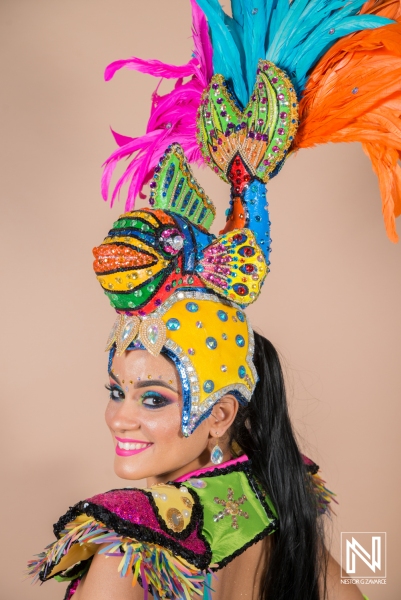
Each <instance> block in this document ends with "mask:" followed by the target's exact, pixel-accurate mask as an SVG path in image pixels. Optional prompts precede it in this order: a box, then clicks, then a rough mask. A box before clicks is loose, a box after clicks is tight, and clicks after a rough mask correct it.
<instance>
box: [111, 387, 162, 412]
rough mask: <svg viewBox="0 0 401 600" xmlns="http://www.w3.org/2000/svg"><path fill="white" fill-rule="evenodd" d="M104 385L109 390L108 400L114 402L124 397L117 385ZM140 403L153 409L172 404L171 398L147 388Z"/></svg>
mask: <svg viewBox="0 0 401 600" xmlns="http://www.w3.org/2000/svg"><path fill="white" fill-rule="evenodd" d="M105 387H106V390H108V391H109V396H110V400H114V402H121V401H122V400H124V399H125V394H124V392H123V390H122V389H121V388H120V387H119V386H117V385H106V386H105ZM140 403H141V405H142V406H145V407H146V408H149V409H151V410H153V409H155V408H163V407H164V406H168V405H169V404H173V400H170V399H169V398H166V397H165V396H163V395H162V394H159V392H155V391H154V390H149V391H147V392H145V393H144V394H142V395H141V397H140Z"/></svg>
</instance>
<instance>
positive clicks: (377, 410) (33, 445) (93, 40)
mask: <svg viewBox="0 0 401 600" xmlns="http://www.w3.org/2000/svg"><path fill="white" fill-rule="evenodd" d="M0 13H1V14H0V16H1V25H0V27H1V32H0V44H1V67H0V68H1V119H2V124H1V135H2V142H1V153H2V158H1V163H0V164H1V169H2V174H1V199H2V219H1V227H2V232H1V238H0V239H1V244H2V252H1V257H2V263H3V264H2V270H1V284H2V302H3V306H2V310H1V317H2V320H3V323H2V327H1V331H2V345H1V352H2V356H1V364H2V367H3V371H2V386H1V387H2V408H1V429H2V432H1V443H2V458H3V468H2V493H1V501H2V513H1V514H2V525H1V547H2V558H1V568H2V569H3V573H2V575H1V576H0V581H1V586H0V587H1V591H0V597H1V600H40V599H41V600H57V598H60V599H61V598H62V597H63V594H64V588H65V585H60V584H58V583H56V582H53V581H51V582H49V583H47V584H46V585H44V586H43V587H41V586H31V585H30V583H29V582H27V581H23V577H24V569H25V565H26V562H27V560H28V559H29V558H31V556H32V555H33V554H35V553H37V552H39V551H41V550H42V549H43V548H44V546H45V545H46V544H47V543H49V542H50V541H52V540H53V535H52V524H53V523H54V522H55V521H56V520H57V518H58V517H59V516H60V515H61V514H63V513H64V512H65V511H66V510H67V508H68V507H69V506H71V505H72V504H74V503H75V502H77V501H78V500H80V499H83V498H86V497H88V496H90V495H93V494H94V493H98V492H101V491H106V490H107V489H111V488H113V487H124V486H125V485H127V484H128V482H125V481H122V480H119V479H117V477H116V476H115V475H114V473H113V454H114V453H113V448H112V443H111V439H110V434H109V433H108V431H107V430H106V427H105V425H104V421H103V413H104V408H105V406H106V403H107V392H106V390H105V389H104V384H105V383H106V379H107V377H106V375H107V371H106V354H105V353H104V351H103V349H104V345H105V341H106V339H107V335H108V333H109V330H110V327H111V325H112V323H113V320H114V314H113V311H112V309H111V308H110V306H109V305H108V301H107V299H106V298H105V297H104V296H103V294H102V293H101V290H100V286H99V284H98V283H97V281H96V279H95V276H94V274H93V272H92V255H91V250H92V247H93V246H95V245H98V244H99V243H100V242H101V241H102V239H103V237H104V236H105V234H106V233H107V231H108V229H109V227H110V226H111V224H112V222H113V219H114V218H115V217H116V216H117V215H119V214H120V213H122V212H124V204H123V202H122V201H121V202H120V203H118V204H116V206H114V208H113V209H112V210H110V208H109V206H108V205H107V204H105V203H104V202H103V201H102V200H101V197H100V192H99V180H100V175H101V169H100V166H101V163H102V161H103V160H104V159H105V158H106V157H107V156H108V155H109V154H110V153H111V152H112V150H113V149H114V147H115V144H114V140H113V138H112V136H111V134H110V131H109V125H110V126H112V127H113V129H115V130H116V131H118V132H121V133H123V134H126V135H132V136H135V135H140V134H142V133H143V132H144V131H145V127H146V122H147V118H148V114H149V107H150V95H151V93H152V91H153V90H154V88H155V86H156V84H157V81H155V80H153V79H151V78H149V77H147V76H145V75H141V74H139V73H135V72H132V71H128V70H124V71H121V72H119V73H117V74H116V76H115V78H114V80H112V81H111V82H109V83H105V82H104V81H103V70H104V67H105V66H106V65H107V64H108V63H109V62H112V61H113V60H116V59H119V58H128V57H129V56H133V55H136V56H141V57H143V58H159V59H162V60H164V61H166V62H171V63H175V64H183V63H185V62H187V60H188V59H189V57H190V53H191V48H192V44H191V39H190V7H189V2H188V1H187V0H169V2H165V1H164V0H146V2H143V1H139V0H114V1H113V2H106V1H105V0H69V1H68V2H65V1H62V0H35V1H34V2H32V0H1V4H0ZM163 85H164V86H166V87H164V88H163V89H166V90H167V89H169V88H168V85H169V84H168V83H164V84H163ZM197 174H198V176H199V179H200V182H201V184H202V185H203V186H204V187H205V189H206V191H207V193H208V194H209V196H210V197H211V198H212V199H213V200H214V202H215V204H216V206H217V210H218V219H217V223H216V225H215V227H214V231H215V232H217V231H218V229H219V227H220V226H221V225H222V223H223V219H224V217H223V215H224V210H225V208H226V207H227V203H228V197H229V189H228V186H226V184H224V183H223V182H221V181H220V180H218V178H217V177H216V176H215V175H214V174H213V173H212V172H211V171H210V172H209V170H197ZM268 198H269V202H270V209H271V221H272V238H273V245H272V248H273V251H272V268H271V273H270V274H269V275H268V278H267V281H266V283H265V286H264V288H263V292H262V295H261V297H260V299H259V300H258V302H257V303H256V305H255V306H252V307H251V308H250V309H249V311H248V312H249V314H250V317H251V320H252V323H253V326H254V328H255V329H256V330H257V331H259V332H261V333H263V334H264V335H266V336H267V337H268V338H269V339H270V340H271V341H272V342H273V344H274V345H275V346H276V347H277V348H278V350H279V351H280V353H281V355H282V356H283V364H284V368H285V372H286V377H287V384H288V392H289V399H290V410H291V415H292V419H293V422H294V426H295V428H296V430H297V433H298V436H299V440H300V444H301V447H302V449H303V451H304V452H305V453H306V454H307V455H308V456H310V457H311V458H312V459H313V460H314V461H315V462H317V463H318V464H319V465H320V466H321V469H322V475H323V477H324V479H325V480H326V481H327V485H328V487H329V488H330V489H332V490H333V491H335V493H336V494H337V499H338V501H339V505H338V506H337V505H336V506H335V512H336V516H334V517H333V519H332V524H331V526H330V527H329V530H330V540H331V552H332V553H333V555H334V556H335V557H336V558H337V559H339V556H340V541H339V540H340V532H341V531H355V532H360V531H370V532H376V531H377V532H387V583H386V584H385V585H381V586H375V585H370V586H369V585H366V586H362V589H363V591H364V593H366V594H368V595H369V598H370V600H374V599H380V600H395V599H396V598H399V595H398V592H397V590H400V588H401V572H400V569H399V567H398V562H399V539H400V535H401V531H400V511H399V495H400V491H401V490H400V480H399V477H400V476H399V473H400V468H399V456H400V447H399V445H400V436H399V422H400V417H401V412H400V397H401V375H400V372H401V369H400V350H401V319H400V309H399V306H400V301H401V278H400V268H401V247H400V246H399V245H398V246H397V245H394V244H392V243H391V242H390V241H389V240H388V239H387V237H386V234H385V231H384V226H383V222H382V215H381V203H380V195H379V190H378V184H377V181H376V178H375V176H374V174H373V172H372V170H371V166H370V163H369V161H368V159H367V158H366V157H365V155H364V153H363V151H362V149H361V147H360V146H359V145H357V144H353V145H330V146H327V147H322V148H316V149H313V150H308V151H301V152H300V153H299V154H298V155H297V156H292V157H290V158H289V160H288V162H287V164H286V165H285V167H284V169H283V171H282V172H281V174H280V176H279V177H277V178H276V179H274V180H273V181H272V182H271V183H270V184H269V186H268ZM143 204H144V203H143V202H142V203H141V202H140V203H138V206H142V205H143ZM399 229H400V230H401V222H400V223H399ZM141 484H142V483H141ZM330 540H329V541H330ZM378 588H379V589H378Z"/></svg>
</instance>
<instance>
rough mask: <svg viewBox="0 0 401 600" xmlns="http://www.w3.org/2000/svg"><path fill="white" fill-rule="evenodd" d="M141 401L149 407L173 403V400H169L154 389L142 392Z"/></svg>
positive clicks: (160, 406) (159, 406)
mask: <svg viewBox="0 0 401 600" xmlns="http://www.w3.org/2000/svg"><path fill="white" fill-rule="evenodd" d="M141 401H142V404H143V405H144V406H146V407H147V408H162V407H163V406H168V405H169V404H173V401H172V400H169V398H166V397H165V396H163V395H162V394H159V392H155V391H154V390H149V391H148V392H145V393H144V394H142V396H141Z"/></svg>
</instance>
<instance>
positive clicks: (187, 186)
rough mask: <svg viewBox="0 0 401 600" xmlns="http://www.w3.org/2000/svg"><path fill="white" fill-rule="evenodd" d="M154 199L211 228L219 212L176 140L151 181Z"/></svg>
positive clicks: (169, 209)
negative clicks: (195, 176) (197, 180)
mask: <svg viewBox="0 0 401 600" xmlns="http://www.w3.org/2000/svg"><path fill="white" fill-rule="evenodd" d="M150 188H151V190H152V191H151V193H150V203H151V204H152V205H153V207H154V208H161V209H162V210H168V211H170V212H173V213H176V214H177V215H181V216H183V217H186V218H187V219H189V220H190V221H191V223H193V224H194V225H197V226H199V225H201V226H202V227H204V228H205V229H207V230H209V228H210V226H211V224H212V223H213V220H214V216H215V208H214V205H213V203H212V201H211V200H210V199H209V198H208V197H207V196H206V194H205V192H204V190H203V189H202V188H201V187H200V186H199V185H198V183H197V182H196V179H195V178H194V176H193V173H192V172H191V169H190V167H189V165H188V163H187V161H186V160H185V156H184V153H183V151H182V149H181V147H180V146H179V145H178V144H173V145H172V146H170V147H169V149H168V150H167V152H166V153H165V154H164V156H163V158H162V159H161V161H160V163H159V165H158V166H157V167H156V169H155V174H154V177H153V181H152V182H151V184H150Z"/></svg>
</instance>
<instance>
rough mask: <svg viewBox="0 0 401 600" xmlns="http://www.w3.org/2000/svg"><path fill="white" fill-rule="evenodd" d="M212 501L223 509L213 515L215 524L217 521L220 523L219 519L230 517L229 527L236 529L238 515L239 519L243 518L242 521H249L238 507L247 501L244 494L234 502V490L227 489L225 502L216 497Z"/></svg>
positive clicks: (246, 515) (247, 516) (246, 514)
mask: <svg viewBox="0 0 401 600" xmlns="http://www.w3.org/2000/svg"><path fill="white" fill-rule="evenodd" d="M214 501H215V502H216V504H220V505H221V506H224V509H223V510H222V511H220V512H219V513H218V514H217V515H214V517H213V520H214V521H215V522H216V523H217V521H220V520H221V519H224V517H226V516H228V515H230V516H231V519H232V520H231V527H232V528H233V529H238V527H239V525H238V519H237V517H238V515H239V516H240V517H244V519H249V515H248V513H247V512H245V511H243V510H242V509H241V508H240V505H241V504H244V502H246V501H247V497H246V496H245V494H244V495H242V496H241V497H240V498H238V500H234V490H233V489H232V488H228V491H227V500H222V499H221V498H217V497H216V498H215V499H214Z"/></svg>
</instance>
